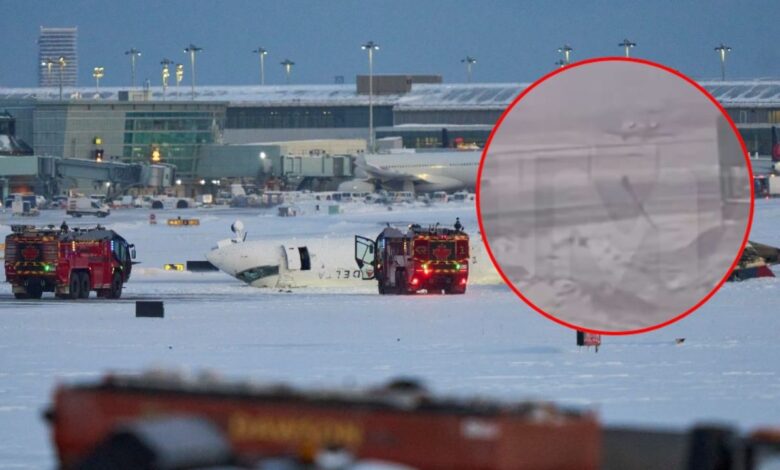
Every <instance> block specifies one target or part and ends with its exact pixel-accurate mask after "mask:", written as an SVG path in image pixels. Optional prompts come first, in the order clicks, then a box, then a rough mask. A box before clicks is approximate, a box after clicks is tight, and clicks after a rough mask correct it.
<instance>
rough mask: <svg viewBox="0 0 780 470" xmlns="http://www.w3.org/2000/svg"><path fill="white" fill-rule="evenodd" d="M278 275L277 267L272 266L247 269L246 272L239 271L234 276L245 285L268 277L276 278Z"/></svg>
mask: <svg viewBox="0 0 780 470" xmlns="http://www.w3.org/2000/svg"><path fill="white" fill-rule="evenodd" d="M278 275H279V266H278V265H273V266H257V267H256V268H252V269H247V270H246V271H241V272H240V273H238V274H236V277H237V278H238V279H240V280H242V281H244V282H246V283H247V284H250V283H252V282H254V281H256V280H258V279H261V278H264V277H268V276H278Z"/></svg>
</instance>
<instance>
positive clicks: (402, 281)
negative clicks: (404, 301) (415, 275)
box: [395, 269, 411, 295]
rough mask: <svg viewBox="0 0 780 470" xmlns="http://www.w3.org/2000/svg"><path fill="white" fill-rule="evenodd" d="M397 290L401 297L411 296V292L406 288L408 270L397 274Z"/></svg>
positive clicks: (400, 270)
mask: <svg viewBox="0 0 780 470" xmlns="http://www.w3.org/2000/svg"><path fill="white" fill-rule="evenodd" d="M395 290H396V292H397V293H398V294H399V295H406V294H410V293H411V292H410V291H409V289H408V288H407V287H406V270H405V269H399V270H398V271H396V272H395Z"/></svg>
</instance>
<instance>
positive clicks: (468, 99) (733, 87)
mask: <svg viewBox="0 0 780 470" xmlns="http://www.w3.org/2000/svg"><path fill="white" fill-rule="evenodd" d="M699 83H700V84H701V85H702V86H703V87H704V88H705V89H706V90H707V91H709V92H710V93H711V94H712V95H713V96H714V97H715V98H716V99H717V100H718V101H719V102H720V103H721V104H723V105H725V106H749V107H780V80H761V79H755V80H733V81H702V82H699ZM527 86H528V84H527V83H454V84H414V85H412V90H411V91H410V92H408V93H398V94H386V95H374V97H373V101H374V105H376V106H393V107H395V108H396V109H398V110H410V111H413V110H431V109H437V110H447V109H452V110H458V109H504V108H505V107H506V106H508V105H509V104H510V103H511V102H512V100H513V99H514V98H515V97H516V96H517V95H518V94H519V93H520V92H521V91H522V90H523V89H525V88H526V87H527ZM123 91H127V87H113V88H111V87H109V88H101V89H100V94H99V96H98V95H97V94H96V92H95V89H94V88H92V87H80V88H69V87H66V88H65V90H64V95H65V96H66V97H70V99H71V100H73V99H78V100H79V101H91V100H94V99H97V98H99V99H100V100H118V99H119V95H120V92H123ZM149 93H150V99H151V100H154V101H160V100H163V98H164V99H165V100H166V101H172V102H190V101H191V96H190V88H189V87H183V86H182V87H180V88H179V90H178V91H177V88H176V87H168V90H167V92H166V94H165V96H163V91H162V88H161V87H151V88H150V89H149ZM58 98H59V89H58V88H0V100H36V101H51V100H54V101H56V100H58ZM195 100H196V101H208V102H226V103H229V104H230V105H231V106H367V105H368V95H364V94H358V93H357V89H356V87H355V85H354V84H345V85H267V86H260V85H225V86H198V87H196V89H195Z"/></svg>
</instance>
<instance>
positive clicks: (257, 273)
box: [206, 235, 500, 288]
mask: <svg viewBox="0 0 780 470" xmlns="http://www.w3.org/2000/svg"><path fill="white" fill-rule="evenodd" d="M354 252H355V249H354V237H352V236H343V235H340V236H333V237H322V238H308V239H294V238H292V239H288V240H279V239H277V240H252V241H237V240H222V241H220V242H219V244H218V246H217V247H216V248H214V249H213V250H211V251H210V252H209V253H207V254H206V258H207V259H208V260H209V261H210V262H211V264H213V265H214V266H216V267H217V268H218V269H220V270H221V271H223V272H224V273H226V274H229V275H231V276H233V277H235V278H236V279H239V280H241V281H243V282H245V283H247V284H249V285H251V286H253V287H266V288H296V287H335V288H339V287H360V286H364V287H365V286H369V285H371V284H368V282H367V281H364V280H362V277H361V272H360V270H359V269H358V267H357V264H356V263H355V260H354ZM469 271H470V272H469V283H479V284H488V283H499V282H500V278H499V276H498V274H497V272H496V270H495V268H494V267H493V264H492V263H491V262H490V259H488V257H487V255H485V251H484V247H483V245H482V240H481V238H480V237H479V236H472V241H471V262H470V266H469ZM371 282H372V283H373V282H375V281H371Z"/></svg>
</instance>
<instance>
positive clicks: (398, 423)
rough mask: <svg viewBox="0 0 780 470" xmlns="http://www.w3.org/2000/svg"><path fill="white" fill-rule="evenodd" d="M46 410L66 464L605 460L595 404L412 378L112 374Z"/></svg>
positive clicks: (479, 468) (64, 390) (489, 468)
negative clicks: (469, 390)
mask: <svg viewBox="0 0 780 470" xmlns="http://www.w3.org/2000/svg"><path fill="white" fill-rule="evenodd" d="M46 417H47V419H48V420H49V423H50V425H51V427H52V437H53V440H54V444H55V446H56V449H57V455H58V457H59V465H60V468H63V469H72V468H91V469H97V468H171V469H172V468H217V467H219V468H227V467H230V468H239V467H240V468H288V469H304V468H307V469H311V468H358V467H353V466H351V465H350V466H346V465H344V466H341V465H340V466H332V465H331V466H319V465H318V466H316V467H315V466H313V465H304V463H305V462H306V461H308V463H310V464H311V463H313V461H316V460H317V459H316V456H317V454H321V453H327V452H328V451H329V450H340V451H341V453H344V454H349V455H352V456H354V457H355V458H356V459H361V460H366V461H374V462H375V463H376V461H377V460H379V461H384V462H394V463H396V465H393V468H397V467H399V466H400V465H404V468H409V467H406V465H408V466H411V467H413V468H419V469H447V470H467V469H468V470H510V469H518V468H520V469H562V470H566V469H571V470H574V469H577V470H580V469H584V470H588V469H593V470H595V469H596V468H598V459H599V444H600V434H599V424H598V422H597V420H596V416H595V415H594V414H593V413H591V412H588V411H579V410H574V409H566V408H560V407H558V406H555V405H552V404H549V403H541V402H512V403H509V402H498V401H491V400H486V399H484V397H483V398H480V399H473V400H470V399H457V398H447V397H437V396H434V395H432V394H430V393H428V392H427V391H426V390H425V389H424V387H422V386H421V385H419V384H417V383H416V382H414V381H411V380H399V381H395V382H394V383H391V384H389V385H388V386H385V387H378V388H375V389H369V390H364V391H355V390H349V391H343V390H327V389H325V390H312V391H308V390H302V389H295V388H292V387H290V386H288V385H283V384H280V385H269V386H261V385H257V384H251V383H240V382H237V383H233V382H222V381H219V380H217V379H215V378H213V377H212V378H207V379H205V380H188V379H186V378H182V377H179V378H177V377H173V376H166V374H165V373H160V372H154V373H152V374H149V375H146V376H121V375H114V376H108V377H106V378H105V379H104V380H103V381H102V382H99V383H96V384H85V385H72V386H61V387H59V388H58V389H57V391H56V393H55V394H54V403H53V406H52V407H51V408H50V409H49V410H48V411H47V413H46ZM230 454H232V455H233V457H231V456H230ZM274 458H275V462H276V465H272V464H273V463H274ZM138 459H141V460H138ZM264 459H265V460H269V461H270V462H267V463H269V464H271V465H268V466H266V465H256V464H258V463H263V460H264ZM280 459H284V460H286V462H285V461H282V460H280ZM198 460H200V461H198ZM149 461H151V462H154V464H149V463H148V462H149ZM297 461H299V462H301V465H296V464H295V463H296V462H297ZM161 462H164V463H161ZM285 463H286V465H285ZM228 464H232V465H228ZM236 464H238V465H236ZM398 464H400V465H398ZM374 466H376V464H375V465H374ZM385 467H387V465H383V466H382V468H385Z"/></svg>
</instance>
